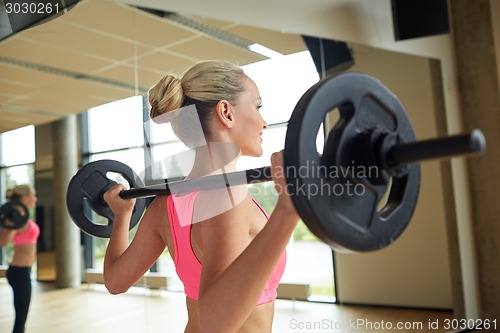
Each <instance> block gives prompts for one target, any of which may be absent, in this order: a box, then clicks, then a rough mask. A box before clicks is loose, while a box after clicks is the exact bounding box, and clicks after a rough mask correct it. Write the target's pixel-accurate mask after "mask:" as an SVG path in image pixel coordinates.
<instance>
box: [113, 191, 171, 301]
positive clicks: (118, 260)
mask: <svg viewBox="0 0 500 333" xmlns="http://www.w3.org/2000/svg"><path fill="white" fill-rule="evenodd" d="M122 190H124V187H123V186H122V185H117V186H115V187H113V188H111V189H110V190H109V191H108V192H106V194H105V195H104V199H105V200H106V202H108V204H109V206H110V207H111V209H112V210H113V214H114V217H115V218H114V222H113V230H112V232H111V238H110V240H109V244H108V247H107V248H106V254H105V257H104V284H105V286H106V288H107V289H108V291H109V292H110V293H111V294H119V293H124V292H126V291H127V290H128V289H129V288H130V287H131V286H132V285H133V284H134V283H135V282H137V280H138V279H139V278H140V277H141V276H142V275H144V273H145V272H146V271H147V270H148V269H149V268H150V267H151V266H152V265H153V263H154V262H155V261H156V259H158V257H159V256H160V254H161V253H162V252H163V250H164V249H165V246H166V244H165V242H164V240H163V239H162V237H161V236H160V233H159V232H158V223H157V222H158V221H165V220H167V221H168V215H167V213H166V207H165V206H166V205H165V203H164V201H163V200H160V198H159V197H158V198H156V199H155V200H154V201H153V202H152V203H151V205H149V207H148V209H147V210H146V213H145V214H144V216H143V218H142V219H141V222H140V224H139V227H138V229H137V233H136V235H135V237H134V239H133V240H132V242H131V243H130V245H129V239H128V238H129V226H130V218H131V216H132V209H133V207H134V204H135V200H123V199H121V198H120V197H119V196H118V193H119V192H120V191H122ZM160 224H162V223H160Z"/></svg>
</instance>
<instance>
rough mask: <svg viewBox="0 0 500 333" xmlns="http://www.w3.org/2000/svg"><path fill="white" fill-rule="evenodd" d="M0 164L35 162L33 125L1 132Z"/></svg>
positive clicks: (10, 164)
mask: <svg viewBox="0 0 500 333" xmlns="http://www.w3.org/2000/svg"><path fill="white" fill-rule="evenodd" d="M0 146H1V148H2V149H0V166H13V165H20V164H28V163H34V162H35V127H34V126H32V125H30V126H26V127H21V128H19V129H16V130H12V131H9V132H5V133H2V134H1V139H0Z"/></svg>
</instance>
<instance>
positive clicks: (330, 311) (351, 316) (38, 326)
mask: <svg viewBox="0 0 500 333" xmlns="http://www.w3.org/2000/svg"><path fill="white" fill-rule="evenodd" d="M33 287H34V293H33V299H32V305H31V309H30V314H29V317H28V324H27V327H26V328H27V333H63V332H64V333H69V332H71V333H113V332H117V333H129V332H130V333H160V332H165V333H166V332H168V333H170V332H173V333H176V332H183V329H184V325H185V323H186V319H187V316H186V311H185V304H184V301H185V298H184V295H183V294H182V293H180V292H172V291H166V290H148V289H145V288H141V287H134V288H133V289H132V290H130V291H129V292H128V293H127V294H123V295H117V296H113V295H110V294H108V293H107V292H106V291H105V290H104V288H103V286H102V285H92V286H89V285H82V286H81V287H79V288H68V289H55V288H53V285H52V284H51V283H47V282H44V283H40V282H34V283H33ZM13 317H14V311H13V306H12V294H11V289H10V286H9V285H8V284H7V282H6V280H5V279H3V278H0V333H9V332H10V331H11V326H12V323H13V320H14V319H13ZM446 318H452V314H451V312H448V311H427V310H408V309H394V308H382V307H361V306H345V305H333V304H323V303H311V302H300V301H295V302H294V301H288V300H277V301H276V315H275V321H274V330H273V332H278V333H279V332H307V333H312V332H315V333H317V332H320V333H323V332H325V333H326V332H444V330H443V329H441V328H442V325H440V328H439V329H431V328H430V327H429V323H434V322H436V321H439V323H441V324H442V323H443V321H444V319H446ZM398 323H399V324H402V325H406V327H407V328H406V329H402V328H397V326H396V325H398ZM389 325H392V327H393V328H392V329H389V328H390V327H389ZM256 333H258V332H256Z"/></svg>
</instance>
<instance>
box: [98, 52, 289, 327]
mask: <svg viewBox="0 0 500 333" xmlns="http://www.w3.org/2000/svg"><path fill="white" fill-rule="evenodd" d="M149 102H150V104H151V118H153V120H154V121H155V122H163V121H165V120H167V121H170V122H171V124H172V128H173V130H174V132H175V133H176V135H177V136H178V137H179V138H180V139H181V140H182V141H183V142H184V143H185V144H186V145H187V146H188V147H190V148H192V149H193V150H194V151H195V152H196V154H195V161H194V165H193V167H192V169H191V172H190V174H189V176H188V178H198V177H202V176H206V175H213V174H219V173H222V172H231V171H234V170H235V165H236V161H237V159H238V157H239V156H241V155H247V156H260V155H261V154H262V147H261V145H262V139H261V134H262V131H263V130H264V129H265V128H266V127H267V124H266V123H265V121H264V120H263V119H262V117H261V115H260V113H259V108H260V107H261V103H262V101H261V98H260V95H259V91H258V88H257V86H256V85H255V83H254V82H253V81H252V80H251V79H250V78H249V77H248V76H246V75H245V74H244V72H243V71H242V69H241V68H240V67H238V66H236V65H234V64H231V63H227V62H222V61H206V62H202V63H199V64H197V65H194V66H193V67H191V68H190V69H189V70H187V71H186V72H185V74H184V75H183V76H182V78H180V79H178V78H176V77H174V76H172V75H166V76H165V77H163V78H162V79H161V80H160V81H159V82H158V83H157V84H156V85H155V86H154V87H153V88H152V89H151V90H150V92H149ZM193 110H195V116H194V117H193V113H192V111H193ZM170 115H172V117H171V116H170ZM183 115H187V116H186V117H184V118H183V117H182V116H183ZM197 126H199V127H200V129H199V130H197ZM235 148H236V149H235ZM282 165H283V160H282V154H281V153H274V154H273V155H272V158H271V167H272V172H273V179H274V181H275V185H276V189H277V190H278V194H279V197H278V202H277V205H276V208H275V209H274V211H273V214H272V215H271V216H267V214H266V213H265V212H264V211H263V210H262V208H261V207H260V206H258V204H257V203H256V202H255V201H254V200H253V199H252V198H251V196H250V194H249V193H248V190H247V188H246V187H245V186H231V187H228V188H224V189H219V190H210V191H208V190H207V191H196V192H191V193H177V194H172V195H170V196H168V197H167V196H158V197H156V198H155V200H154V201H153V202H152V203H151V205H150V206H149V207H148V209H147V211H146V213H145V215H144V217H143V218H142V221H141V223H140V225H139V227H138V230H137V233H136V236H135V237H134V239H133V241H132V242H131V243H130V245H129V242H128V230H129V223H130V216H131V214H132V207H133V205H134V200H122V199H120V197H119V196H118V193H119V192H120V191H122V190H124V187H123V186H122V185H116V186H115V187H113V188H111V189H110V190H108V192H106V194H105V195H104V199H105V200H106V201H107V202H108V204H109V206H110V207H111V209H112V210H113V213H114V217H115V219H114V223H113V231H112V235H111V239H110V242H109V245H108V248H107V251H106V256H105V262H104V281H105V284H106V287H107V288H108V290H109V291H110V292H111V293H112V294H117V293H122V292H125V291H126V290H127V289H128V288H129V287H130V286H132V285H133V284H134V282H136V281H137V280H138V279H139V278H140V277H141V276H142V275H143V274H144V273H145V272H146V271H147V270H148V269H149V268H150V267H151V265H152V264H153V263H154V261H155V260H156V259H157V258H158V257H159V256H160V254H161V253H162V251H163V250H164V248H165V246H167V247H168V249H169V253H170V254H171V256H172V258H173V259H174V263H175V265H176V270H177V273H178V275H179V277H180V279H181V280H182V282H183V283H184V289H185V293H186V305H187V311H188V323H187V326H186V330H185V331H186V332H218V333H220V332H270V331H271V329H272V321H273V316H274V300H275V299H276V288H277V286H278V284H279V280H280V278H281V275H282V274H283V270H284V265H285V260H286V256H285V247H286V245H287V243H288V240H289V239H290V237H291V234H292V232H293V230H294V228H295V226H296V224H297V222H298V220H299V217H298V215H297V213H296V211H295V209H294V207H293V204H292V202H291V200H290V198H289V196H288V195H287V194H286V193H284V192H283V191H281V189H284V188H286V186H285V185H286V183H285V180H284V175H283V172H282V171H283V169H282ZM196 222H200V223H196Z"/></svg>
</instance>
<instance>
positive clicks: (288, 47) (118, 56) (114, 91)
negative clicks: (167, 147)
mask: <svg viewBox="0 0 500 333" xmlns="http://www.w3.org/2000/svg"><path fill="white" fill-rule="evenodd" d="M188 18H189V19H191V20H194V21H196V22H199V23H201V24H202V25H205V26H207V27H209V28H211V29H212V30H215V31H219V32H222V35H224V34H225V35H228V36H230V37H235V38H236V39H238V38H239V39H242V40H244V41H249V42H255V43H259V44H261V45H264V46H266V47H268V48H271V49H273V50H275V51H278V52H280V53H282V54H290V53H295V52H299V51H303V50H305V49H306V48H305V45H304V43H303V41H302V38H301V37H300V35H297V34H290V33H282V32H277V31H274V30H265V29H261V28H256V27H251V26H248V25H244V24H240V23H234V22H229V21H221V20H213V19H207V18H204V17H200V16H196V17H195V16H189V17H188ZM205 59H224V60H229V61H235V62H238V63H239V64H240V65H245V64H249V63H253V62H256V61H260V60H264V59H266V58H265V57H264V56H262V55H259V54H256V53H254V52H251V51H249V50H248V49H246V48H244V47H241V46H237V45H235V44H234V43H229V42H227V41H223V40H222V39H220V38H217V37H213V36H211V35H209V34H206V33H203V32H200V31H198V30H195V29H193V28H189V27H187V26H184V25H181V24H178V23H176V22H173V21H171V20H168V19H166V18H162V17H159V16H158V15H154V14H152V13H149V12H146V11H144V10H141V9H138V8H135V7H131V6H129V5H126V4H121V3H115V2H110V1H105V0H86V1H80V2H79V3H78V4H77V5H76V6H75V7H74V8H73V9H71V10H70V11H69V12H68V13H66V14H64V15H62V16H59V17H58V18H56V19H54V20H52V21H50V22H47V23H44V24H41V25H38V26H36V27H33V28H31V29H28V30H24V31H22V32H20V33H18V34H16V35H14V36H12V37H10V38H7V39H5V40H3V41H1V42H0V133H2V132H6V131H9V130H12V129H16V128H20V127H23V126H26V125H30V124H33V125H41V124H46V123H49V122H52V121H55V120H58V119H61V118H64V117H66V116H67V115H69V114H77V113H81V112H83V111H85V110H87V109H88V108H91V107H94V106H97V105H101V104H104V103H108V102H111V101H115V100H119V99H122V98H126V97H130V96H134V95H139V94H143V93H145V92H146V91H147V90H148V89H149V88H150V87H151V86H152V85H154V84H155V83H156V81H157V80H158V79H159V78H160V77H161V76H162V75H164V74H165V73H166V72H171V73H175V74H181V73H182V72H183V70H185V69H186V68H187V67H188V66H190V65H192V64H194V63H196V62H198V61H200V60H205Z"/></svg>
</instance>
